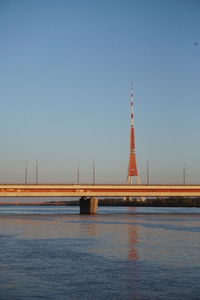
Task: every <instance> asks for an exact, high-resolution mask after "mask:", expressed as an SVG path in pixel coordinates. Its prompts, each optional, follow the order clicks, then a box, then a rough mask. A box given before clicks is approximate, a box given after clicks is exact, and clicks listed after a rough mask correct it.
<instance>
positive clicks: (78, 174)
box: [77, 161, 80, 184]
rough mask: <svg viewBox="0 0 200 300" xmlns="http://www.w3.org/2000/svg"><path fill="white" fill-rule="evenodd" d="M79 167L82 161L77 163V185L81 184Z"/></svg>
mask: <svg viewBox="0 0 200 300" xmlns="http://www.w3.org/2000/svg"><path fill="white" fill-rule="evenodd" d="M79 165H80V161H78V163H77V184H79V179H80V168H79Z"/></svg>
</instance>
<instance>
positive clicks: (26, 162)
mask: <svg viewBox="0 0 200 300" xmlns="http://www.w3.org/2000/svg"><path fill="white" fill-rule="evenodd" d="M27 181H28V161H27V160H26V161H25V184H27Z"/></svg>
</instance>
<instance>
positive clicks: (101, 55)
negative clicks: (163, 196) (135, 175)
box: [0, 0, 200, 183]
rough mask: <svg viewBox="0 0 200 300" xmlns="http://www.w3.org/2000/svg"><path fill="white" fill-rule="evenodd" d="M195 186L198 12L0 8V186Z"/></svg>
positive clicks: (104, 3) (157, 1)
mask: <svg viewBox="0 0 200 300" xmlns="http://www.w3.org/2000/svg"><path fill="white" fill-rule="evenodd" d="M132 80H133V82H134V87H135V106H134V109H135V130H136V148H137V149H136V154H137V161H138V168H139V171H140V173H141V178H142V180H143V182H145V181H146V177H145V176H146V175H145V172H146V161H147V160H148V161H149V172H150V182H152V183H182V180H183V178H182V167H183V164H184V163H185V167H186V173H187V175H188V177H187V182H188V183H200V138H199V137H200V119H199V114H200V2H199V1H198V0H187V1H186V0H165V1H164V0H151V1H150V0H131V1H130V0H124V1H122V0H121V1H119V0H101V1H100V0H99V1H97V0H70V1H68V0H54V1H53V0H42V1H41V0H29V1H27V0H0V103H1V110H0V114H1V116H0V137H1V148H0V153H1V155H0V182H1V183H4V182H10V183H11V182H24V168H25V161H28V180H29V182H33V183H34V180H35V160H36V159H38V161H39V177H40V182H61V183H62V182H66V183H75V182H76V168H77V162H78V161H80V182H81V183H90V182H92V174H91V170H92V159H93V158H94V159H95V162H96V182H97V183H112V182H116V183H124V182H125V181H126V174H127V166H128V155H129V126H130V98H129V93H130V82H131V81H132Z"/></svg>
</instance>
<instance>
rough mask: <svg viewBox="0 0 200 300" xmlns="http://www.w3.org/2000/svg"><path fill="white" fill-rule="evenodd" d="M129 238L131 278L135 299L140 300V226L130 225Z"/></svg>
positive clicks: (128, 229)
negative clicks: (138, 244) (138, 246)
mask: <svg viewBox="0 0 200 300" xmlns="http://www.w3.org/2000/svg"><path fill="white" fill-rule="evenodd" d="M127 236H128V259H129V261H131V267H132V269H131V277H132V286H133V292H134V299H139V298H140V295H139V291H140V287H141V285H140V284H141V283H140V261H139V258H140V257H139V253H138V249H137V243H138V226H137V225H135V224H132V223H130V225H128V228H127Z"/></svg>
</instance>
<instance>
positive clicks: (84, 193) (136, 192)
mask: <svg viewBox="0 0 200 300" xmlns="http://www.w3.org/2000/svg"><path fill="white" fill-rule="evenodd" d="M0 197H80V213H88V214H90V213H96V212H97V207H98V200H97V198H96V197H200V185H105V184H102V185H83V184H81V185H79V184H78V185H77V184H72V185H64V184H62V185H61V184H40V185H39V184H38V185H35V184H34V185H29V184H26V185H22V184H1V185H0Z"/></svg>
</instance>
